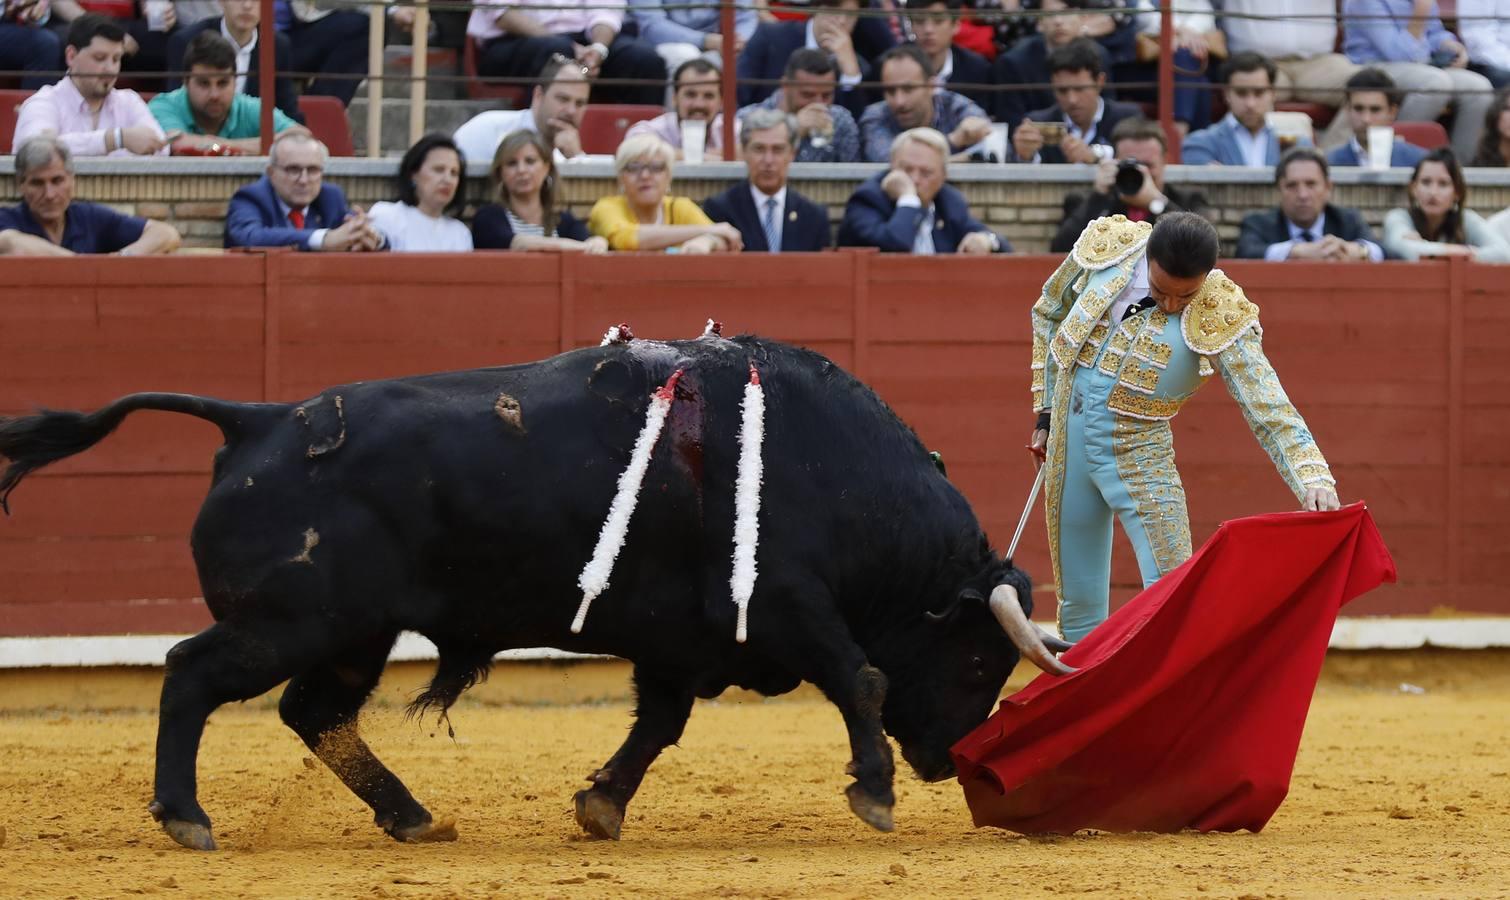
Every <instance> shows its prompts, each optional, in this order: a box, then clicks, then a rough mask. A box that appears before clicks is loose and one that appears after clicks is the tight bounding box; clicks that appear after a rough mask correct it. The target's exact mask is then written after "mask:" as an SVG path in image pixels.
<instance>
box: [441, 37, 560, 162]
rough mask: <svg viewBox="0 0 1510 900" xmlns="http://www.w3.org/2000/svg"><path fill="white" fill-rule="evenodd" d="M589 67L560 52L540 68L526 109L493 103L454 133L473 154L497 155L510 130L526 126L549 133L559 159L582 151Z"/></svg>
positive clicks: (477, 156)
mask: <svg viewBox="0 0 1510 900" xmlns="http://www.w3.org/2000/svg"><path fill="white" fill-rule="evenodd" d="M589 90H590V89H589V88H588V85H587V70H586V69H584V68H583V67H582V66H580V65H578V64H577V62H576V61H575V60H573V59H570V58H568V57H565V56H558V57H555V58H554V59H552V60H551V61H550V62H547V63H546V64H545V68H544V69H542V70H541V71H540V83H539V84H537V85H535V92H534V94H533V95H531V97H530V105H529V107H528V108H527V109H490V110H488V111H487V112H480V113H478V114H477V115H475V116H473V117H472V118H470V119H468V120H467V121H466V123H465V124H463V125H462V126H461V127H460V128H458V129H456V134H454V135H452V137H454V138H455V140H456V146H458V147H460V148H461V152H462V155H464V156H466V157H467V158H468V159H492V158H493V151H495V150H497V149H498V145H499V143H500V142H502V141H503V138H504V136H505V135H507V134H510V133H512V132H515V131H518V130H520V129H523V130H525V131H533V132H535V133H536V134H538V135H540V136H541V137H543V138H545V142H546V143H547V144H549V145H550V146H551V148H552V149H553V156H554V157H555V160H556V161H557V162H560V161H561V160H564V159H571V158H572V157H574V156H581V155H582V135H581V134H579V133H578V131H577V129H578V128H580V127H581V125H582V111H583V110H585V109H586V108H587V96H588V92H589Z"/></svg>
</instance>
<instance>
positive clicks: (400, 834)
mask: <svg viewBox="0 0 1510 900" xmlns="http://www.w3.org/2000/svg"><path fill="white" fill-rule="evenodd" d="M389 834H391V835H393V839H394V840H396V841H403V842H404V843H406V844H436V843H440V842H442V841H454V840H456V836H457V835H456V820H455V819H444V820H442V821H439V822H421V823H420V824H418V825H410V826H408V827H407V828H395V829H393V830H392V831H390V832H389Z"/></svg>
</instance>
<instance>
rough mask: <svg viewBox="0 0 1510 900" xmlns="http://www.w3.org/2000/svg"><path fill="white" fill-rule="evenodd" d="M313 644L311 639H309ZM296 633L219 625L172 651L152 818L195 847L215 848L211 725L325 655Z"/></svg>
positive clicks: (162, 708)
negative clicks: (204, 780) (210, 810)
mask: <svg viewBox="0 0 1510 900" xmlns="http://www.w3.org/2000/svg"><path fill="white" fill-rule="evenodd" d="M306 639H307V638H306ZM317 653H318V651H317V650H316V649H314V648H313V647H311V646H310V645H308V644H306V643H301V642H300V641H298V640H297V639H295V638H293V637H290V636H289V635H288V634H263V633H259V632H253V631H248V630H246V629H240V628H236V627H234V626H230V625H227V624H225V623H219V624H216V625H212V626H210V627H209V628H207V629H205V630H204V631H202V632H200V633H199V634H197V635H195V636H194V637H191V638H189V639H188V640H186V641H182V642H180V643H178V644H176V645H175V646H174V647H173V649H171V650H169V651H168V656H167V660H166V665H165V667H164V672H163V693H162V702H161V704H160V705H159V708H158V725H157V772H156V778H155V784H154V787H153V799H152V803H151V804H150V805H149V806H148V807H147V809H148V811H149V812H151V813H152V817H153V818H154V819H156V820H157V821H158V822H160V823H162V827H163V830H164V831H166V832H167V833H168V835H169V836H170V837H172V838H173V840H175V841H177V842H178V843H180V844H182V845H184V846H185V847H188V848H189V849H191V850H214V849H215V838H214V835H213V833H212V832H211V830H210V817H209V816H207V815H205V811H204V809H202V808H201V807H200V805H199V800H198V799H197V793H198V781H197V777H196V775H195V764H196V760H197V758H198V756H199V741H200V738H201V737H202V736H203V735H204V726H205V721H206V720H207V719H209V717H210V713H212V712H214V711H215V709H216V708H217V707H219V706H221V705H222V704H225V703H230V702H232V701H236V700H249V699H251V698H252V697H256V696H257V695H259V694H263V693H266V692H267V691H270V690H272V689H273V688H274V687H276V686H277V685H278V683H279V682H280V681H283V680H284V679H285V678H287V677H289V675H291V674H293V673H294V672H297V671H299V670H300V669H302V668H304V667H306V666H308V665H309V664H310V662H311V661H312V660H313V659H315V658H318V657H317Z"/></svg>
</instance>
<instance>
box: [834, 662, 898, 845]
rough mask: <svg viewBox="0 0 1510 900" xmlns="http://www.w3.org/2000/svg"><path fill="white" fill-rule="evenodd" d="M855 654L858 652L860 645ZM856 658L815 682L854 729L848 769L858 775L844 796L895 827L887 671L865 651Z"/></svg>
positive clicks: (865, 816)
mask: <svg viewBox="0 0 1510 900" xmlns="http://www.w3.org/2000/svg"><path fill="white" fill-rule="evenodd" d="M855 653H856V655H858V654H859V649H858V648H856V650H855ZM856 662H857V661H856V660H849V661H848V665H844V664H839V665H835V666H834V667H833V668H832V669H831V670H830V671H828V672H826V673H825V674H824V675H822V676H819V677H820V679H821V680H815V681H814V683H815V684H817V685H818V687H819V689H820V690H822V691H823V693H824V695H825V696H827V697H828V699H829V700H831V701H833V704H834V705H835V706H837V707H839V713H840V714H841V715H842V716H844V727H845V730H846V731H848V732H849V750H850V754H851V758H850V762H849V768H848V769H847V771H848V772H849V774H850V775H853V776H854V778H855V780H854V783H853V784H851V785H850V786H849V787H847V788H845V789H844V795H845V796H846V797H848V798H849V808H850V810H851V811H853V812H854V814H855V815H857V816H859V817H860V821H862V822H864V823H865V824H867V825H869V826H870V827H872V828H874V829H876V830H877V831H890V830H891V829H892V825H893V820H892V812H891V810H892V807H893V806H895V805H896V794H895V793H894V792H893V790H892V783H893V781H894V779H895V776H896V766H895V764H894V762H893V760H892V755H891V743H890V742H889V741H887V740H886V734H885V732H884V730H883V729H882V725H881V707H882V706H883V705H884V704H885V702H886V676H885V674H883V673H882V672H881V670H880V669H877V668H876V667H875V666H872V665H870V664H869V663H867V662H865V661H864V658H863V656H862V657H861V658H860V659H859V660H858V664H856ZM850 666H853V668H850Z"/></svg>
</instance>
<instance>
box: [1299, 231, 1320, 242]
mask: <svg viewBox="0 0 1510 900" xmlns="http://www.w3.org/2000/svg"><path fill="white" fill-rule="evenodd" d="M1315 240H1316V235H1314V234H1312V233H1310V232H1309V231H1302V232H1301V233H1300V242H1301V243H1302V244H1309V243H1311V242H1312V241H1315Z"/></svg>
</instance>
